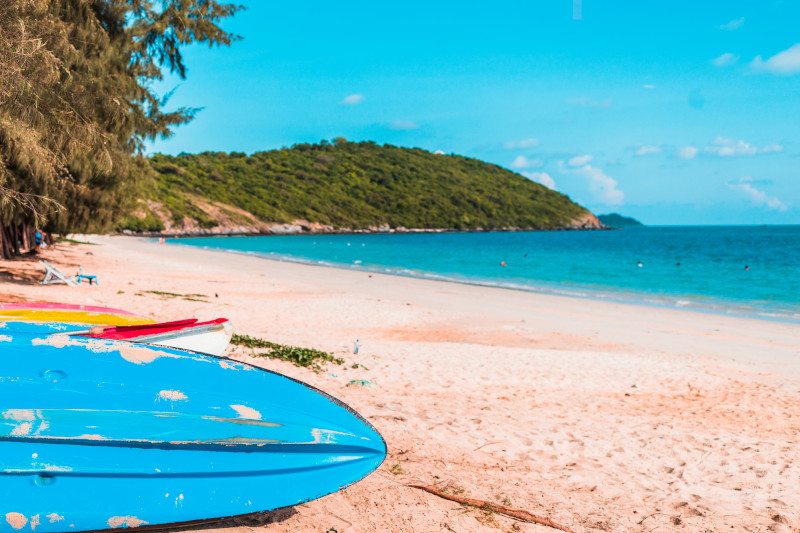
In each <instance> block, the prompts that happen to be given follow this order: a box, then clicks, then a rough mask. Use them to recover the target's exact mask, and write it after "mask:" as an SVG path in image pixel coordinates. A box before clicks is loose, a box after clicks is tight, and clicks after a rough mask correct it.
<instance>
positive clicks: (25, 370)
mask: <svg viewBox="0 0 800 533" xmlns="http://www.w3.org/2000/svg"><path fill="white" fill-rule="evenodd" d="M0 335H3V334H2V333H0ZM5 335H6V338H7V339H6V340H0V358H2V367H0V494H2V495H3V497H2V498H0V531H8V532H12V531H22V530H26V531H33V530H35V531H36V532H44V533H46V532H61V531H82V530H94V529H108V528H119V527H135V526H144V525H154V524H165V523H174V522H187V521H196V520H204V519H210V518H216V517H225V516H233V515H237V514H245V513H251V512H257V511H265V510H272V509H277V508H280V507H285V506H290V505H296V504H298V503H301V502H304V501H308V500H312V499H315V498H319V497H321V496H325V495H326V494H330V493H332V492H336V491H338V490H340V489H342V488H344V487H346V486H348V485H350V484H352V483H355V482H356V481H358V480H360V479H362V478H363V477H365V476H366V475H368V474H369V473H370V472H372V471H373V470H375V469H376V468H377V467H378V466H379V465H380V464H381V462H382V461H383V459H384V457H385V454H386V446H385V443H384V441H383V439H382V438H381V436H380V435H379V434H378V433H377V432H376V431H375V429H374V428H373V427H372V426H371V425H370V424H369V423H368V422H367V421H366V420H364V419H363V418H362V417H361V416H360V415H358V414H357V413H355V412H354V411H353V410H352V409H350V408H349V407H347V406H346V405H344V404H342V403H341V402H339V401H338V400H336V399H335V398H332V397H331V396H329V395H327V394H325V393H322V392H320V391H318V390H316V389H314V388H312V387H310V386H308V385H305V384H303V383H300V382H297V381H294V380H292V379H290V378H287V377H285V376H281V375H279V374H275V373H272V372H268V371H264V370H261V369H257V368H254V367H251V366H249V365H245V364H242V363H238V362H235V361H231V360H226V359H222V358H215V357H211V356H205V355H201V354H196V353H193V352H184V351H180V350H171V349H161V348H152V347H145V346H140V345H131V344H128V343H121V342H115V341H104V340H97V339H83V338H70V337H52V336H42V335H29V334H22V333H18V332H14V333H10V334H8V333H7V334H5ZM9 337H10V338H11V340H8V338H9Z"/></svg>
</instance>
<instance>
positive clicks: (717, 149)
mask: <svg viewBox="0 0 800 533" xmlns="http://www.w3.org/2000/svg"><path fill="white" fill-rule="evenodd" d="M703 151H704V152H706V153H709V154H716V155H718V156H720V157H736V156H748V155H756V154H774V153H776V152H782V151H783V146H782V145H780V144H770V145H768V146H765V147H763V148H759V147H757V146H755V145H752V144H750V143H748V142H744V141H735V140H733V139H726V138H724V137H717V138H716V139H714V140H713V141H712V142H711V145H710V146H706V147H705V149H704V150H703Z"/></svg>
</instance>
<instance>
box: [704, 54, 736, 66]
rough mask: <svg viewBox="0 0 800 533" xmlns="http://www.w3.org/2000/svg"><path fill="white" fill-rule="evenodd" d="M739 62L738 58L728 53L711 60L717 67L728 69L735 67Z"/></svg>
mask: <svg viewBox="0 0 800 533" xmlns="http://www.w3.org/2000/svg"><path fill="white" fill-rule="evenodd" d="M737 61H739V56H737V55H736V54H731V53H730V52H727V53H724V54H722V55H721V56H719V57H717V58H715V59H712V60H711V62H712V63H713V64H714V66H717V67H729V66H731V65H735V64H736V62H737Z"/></svg>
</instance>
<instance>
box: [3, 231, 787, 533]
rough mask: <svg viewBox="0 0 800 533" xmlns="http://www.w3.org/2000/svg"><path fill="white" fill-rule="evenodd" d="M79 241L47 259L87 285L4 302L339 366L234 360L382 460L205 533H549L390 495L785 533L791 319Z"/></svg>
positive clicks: (8, 270) (35, 272) (626, 524)
mask: <svg viewBox="0 0 800 533" xmlns="http://www.w3.org/2000/svg"><path fill="white" fill-rule="evenodd" d="M89 239H90V240H92V241H93V242H96V243H98V244H99V245H97V246H88V245H75V244H61V245H59V246H57V247H56V248H55V249H51V250H48V251H46V252H44V254H43V255H44V256H45V258H47V259H48V260H50V261H52V262H53V263H54V264H56V265H58V266H60V267H63V270H65V271H66V272H69V273H72V272H74V271H76V270H77V267H78V265H82V266H83V268H84V271H85V272H86V273H89V274H97V275H98V276H99V279H100V285H99V286H92V287H90V286H87V285H83V286H80V287H78V288H71V287H66V286H40V285H38V284H35V283H33V282H32V281H33V280H35V279H40V278H41V274H42V272H41V269H40V268H38V266H37V264H36V262H35V261H31V262H23V261H0V300H4V301H10V300H17V301H50V302H64V303H76V304H92V305H103V306H110V307H120V308H123V309H128V310H131V311H134V312H138V313H141V314H145V315H148V316H151V317H153V318H155V319H159V320H170V319H178V318H185V317H189V316H195V317H198V318H200V319H211V318H216V317H218V316H224V317H228V318H230V319H231V320H233V322H234V325H235V327H236V329H237V331H238V332H240V333H247V334H250V335H254V336H259V337H263V338H266V339H269V340H272V341H276V342H281V343H286V344H293V345H298V346H307V347H314V348H320V349H323V350H327V351H329V352H333V353H335V354H337V355H338V356H341V357H343V358H344V359H346V361H347V363H346V364H345V365H342V366H337V365H328V366H327V368H326V369H325V371H324V372H322V373H319V374H315V373H314V372H312V371H310V370H307V369H303V368H298V367H295V366H292V365H291V364H289V363H284V362H281V361H273V360H265V359H260V358H259V359H252V358H250V357H249V356H248V355H247V352H248V351H247V350H244V349H242V348H239V349H238V350H236V351H234V354H233V356H234V357H237V358H240V359H242V360H248V361H251V362H255V363H256V364H259V365H261V366H264V367H266V368H270V369H273V370H277V371H279V372H282V373H284V374H287V375H289V376H292V377H295V378H299V379H301V380H303V381H306V382H308V383H310V384H312V385H314V386H316V387H319V388H321V389H323V390H325V391H327V392H329V393H331V394H332V395H334V396H336V397H338V398H341V399H342V400H343V401H345V402H346V403H348V404H349V405H351V406H353V407H354V408H355V409H357V410H358V411H359V412H361V413H362V414H363V415H364V416H366V417H367V418H368V419H369V420H370V421H371V422H372V423H373V424H374V425H375V426H376V427H377V428H378V429H379V431H380V432H381V433H382V434H383V435H384V437H385V438H386V441H387V443H388V446H389V455H388V458H387V459H386V461H385V463H384V464H383V466H381V468H380V469H379V470H378V471H377V472H376V473H374V474H373V475H371V476H369V477H368V478H367V479H366V480H364V481H362V482H360V483H358V484H356V485H354V486H353V487H350V488H348V489H347V490H344V491H342V492H339V493H337V494H334V495H331V496H327V497H325V498H322V499H320V500H316V501H313V502H310V503H306V504H303V505H299V506H297V507H295V508H293V509H289V510H284V511H279V512H275V513H265V514H263V515H261V516H259V517H255V518H247V519H234V520H229V521H227V522H224V523H222V524H216V525H213V526H205V527H204V529H214V530H224V531H228V532H237V533H238V532H239V531H241V532H242V533H244V532H245V531H253V530H259V531H269V532H273V531H275V532H284V531H286V532H289V531H292V532H304V531H316V532H326V531H336V532H338V533H345V532H347V533H355V532H367V531H387V532H388V531H398V532H410V531H417V532H429V531H430V532H434V531H450V532H452V531H456V532H472V531H486V532H492V531H498V530H500V531H527V532H538V531H554V530H552V529H550V528H547V527H544V526H538V525H533V524H527V523H522V522H515V521H513V520H511V519H508V518H505V517H503V516H500V515H496V514H492V513H485V512H483V511H479V510H476V509H474V508H467V507H463V506H461V505H459V504H457V503H453V502H449V501H446V500H443V499H440V498H438V497H436V496H433V495H430V494H427V493H424V492H422V491H420V490H418V489H413V488H409V487H408V485H409V484H414V483H422V484H438V485H439V486H440V487H447V489H448V490H449V491H450V492H453V493H460V494H462V495H463V496H467V497H473V498H480V499H486V500H491V501H494V502H497V503H505V504H507V505H512V506H514V507H519V508H524V509H527V510H528V511H531V512H533V513H536V514H540V515H548V516H550V517H551V518H552V519H553V520H554V521H556V522H559V523H561V524H564V525H566V526H569V527H571V528H572V529H573V530H574V531H575V532H590V531H636V532H638V531H641V532H666V531H692V532H694V531H698V532H699V531H754V532H755V531H764V532H766V531H776V532H781V531H784V532H785V531H789V532H796V531H800V513H799V512H798V510H800V446H799V445H798V435H799V434H800V408H798V400H800V335H798V333H800V326H798V325H797V324H786V323H779V322H769V321H761V320H751V319H744V318H735V317H728V316H718V315H712V314H701V313H694V312H690V311H682V310H670V309H661V308H655V307H643V306H634V305H624V304H615V303H609V302H599V301H592V300H584V299H574V298H567V297H557V296H550V295H541V294H535V293H526V292H521V291H510V290H502V289H493V288H485V287H476V286H467V285H458V284H451V283H444V282H435V281H427V280H417V279H411V278H402V277H394V276H384V275H378V274H368V273H364V272H356V271H348V270H338V269H332V268H321V267H313V266H306V265H298V264H292V263H284V262H276V261H268V260H264V259H259V258H255V257H247V256H239V255H231V254H225V253H221V252H211V251H204V250H199V249H191V248H184V247H177V246H169V245H167V246H160V245H157V244H155V243H150V242H144V241H140V240H136V239H132V238H123V237H89ZM147 291H165V292H171V293H179V294H195V295H197V294H202V295H205V296H190V297H187V298H188V299H183V298H174V297H165V296H160V295H158V294H155V293H153V292H147ZM198 300H200V301H198ZM355 339H359V340H360V346H361V348H360V351H359V353H358V354H357V355H356V354H353V353H352V346H353V343H354V341H355ZM354 363H358V364H359V365H362V366H363V367H366V368H352V365H353V364H354ZM351 380H368V381H369V382H371V383H373V384H374V386H373V387H361V386H348V383H349V382H350V381H351Z"/></svg>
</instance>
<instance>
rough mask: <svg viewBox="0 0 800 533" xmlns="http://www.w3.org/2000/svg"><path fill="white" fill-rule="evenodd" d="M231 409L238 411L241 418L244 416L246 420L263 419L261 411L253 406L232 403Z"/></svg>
mask: <svg viewBox="0 0 800 533" xmlns="http://www.w3.org/2000/svg"><path fill="white" fill-rule="evenodd" d="M231 409H233V410H234V411H236V413H237V414H238V415H239V418H244V419H246V420H261V413H259V412H258V411H256V410H255V409H253V408H252V407H247V406H246V405H231Z"/></svg>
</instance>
